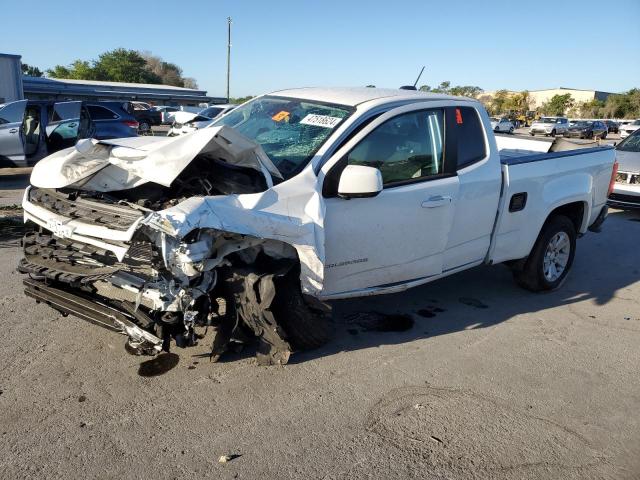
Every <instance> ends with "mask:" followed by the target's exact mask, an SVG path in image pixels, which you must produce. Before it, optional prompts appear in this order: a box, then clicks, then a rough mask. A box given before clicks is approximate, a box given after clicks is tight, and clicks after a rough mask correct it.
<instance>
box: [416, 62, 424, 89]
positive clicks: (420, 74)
mask: <svg viewBox="0 0 640 480" xmlns="http://www.w3.org/2000/svg"><path fill="white" fill-rule="evenodd" d="M422 72H424V65H423V66H422V70H420V73H419V74H418V78H416V81H415V82H414V83H413V86H414V87H416V86H417V85H418V82H419V81H420V77H421V76H422Z"/></svg>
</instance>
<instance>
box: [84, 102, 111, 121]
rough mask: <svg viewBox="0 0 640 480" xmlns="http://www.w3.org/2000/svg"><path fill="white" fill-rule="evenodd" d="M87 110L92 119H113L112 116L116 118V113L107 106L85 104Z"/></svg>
mask: <svg viewBox="0 0 640 480" xmlns="http://www.w3.org/2000/svg"><path fill="white" fill-rule="evenodd" d="M87 110H89V116H90V117H91V119H92V120H113V119H114V118H118V115H116V114H115V113H114V112H112V111H111V110H109V109H108V108H105V107H100V106H98V105H87Z"/></svg>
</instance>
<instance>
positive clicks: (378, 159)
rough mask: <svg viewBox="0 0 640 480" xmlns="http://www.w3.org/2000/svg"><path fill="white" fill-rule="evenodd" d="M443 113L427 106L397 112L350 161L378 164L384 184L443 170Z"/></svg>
mask: <svg viewBox="0 0 640 480" xmlns="http://www.w3.org/2000/svg"><path fill="white" fill-rule="evenodd" d="M443 143H444V114H443V111H442V110H426V111H421V112H410V113H405V114H403V115H398V116H397V117H394V118H392V119H390V120H387V121H386V122H384V123H383V124H382V125H380V126H379V127H378V128H376V129H375V130H373V131H372V132H371V133H369V134H368V135H367V136H366V137H365V138H364V139H363V140H362V141H361V142H360V143H359V144H358V145H356V147H355V148H354V149H353V150H351V152H350V153H349V154H348V155H347V163H348V164H349V165H366V166H370V167H375V168H377V169H379V170H380V172H381V173H382V180H383V183H384V184H385V185H388V184H390V183H394V182H404V181H407V180H414V179H420V178H424V177H429V176H432V175H437V174H439V173H442V171H443V162H444V149H443Z"/></svg>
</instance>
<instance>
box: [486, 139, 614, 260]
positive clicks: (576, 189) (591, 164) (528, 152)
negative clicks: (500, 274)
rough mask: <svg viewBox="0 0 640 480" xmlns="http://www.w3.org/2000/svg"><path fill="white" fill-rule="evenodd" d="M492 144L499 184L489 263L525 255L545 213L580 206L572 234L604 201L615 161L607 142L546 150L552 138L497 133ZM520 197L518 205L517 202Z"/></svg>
mask: <svg viewBox="0 0 640 480" xmlns="http://www.w3.org/2000/svg"><path fill="white" fill-rule="evenodd" d="M496 142H497V143H498V146H499V151H500V159H501V163H502V177H503V186H502V195H501V197H500V204H499V208H498V217H497V219H496V225H495V228H494V233H493V238H492V245H491V249H490V251H489V255H488V258H487V259H488V261H489V262H490V263H499V262H504V261H507V260H516V259H521V258H524V257H526V256H527V255H528V254H529V252H530V251H531V249H532V247H533V244H534V243H535V240H536V238H537V236H538V233H539V232H540V230H541V228H542V225H543V224H544V222H545V221H546V219H547V218H548V216H549V214H550V212H553V211H554V210H555V209H556V208H558V207H559V206H561V205H566V204H569V203H573V204H579V205H580V206H581V211H582V212H583V214H582V218H581V219H576V230H577V231H578V233H584V232H585V231H586V230H587V228H588V227H589V226H590V225H591V224H592V223H594V222H595V220H596V219H597V217H598V215H599V214H600V212H601V211H602V209H603V208H604V207H605V206H606V202H607V191H608V188H609V182H610V179H611V169H612V166H613V163H614V161H615V150H614V149H613V148H612V147H611V146H601V147H594V148H578V149H574V150H567V151H561V152H549V151H548V150H549V148H551V145H552V142H539V141H536V140H528V139H517V138H514V139H507V140H506V141H505V140H503V139H501V138H498V137H497V138H496ZM547 145H548V147H547ZM500 147H503V148H500ZM585 192H589V193H585ZM522 197H524V206H522V205H519V204H518V201H520V202H522Z"/></svg>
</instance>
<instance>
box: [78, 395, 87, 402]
mask: <svg viewBox="0 0 640 480" xmlns="http://www.w3.org/2000/svg"><path fill="white" fill-rule="evenodd" d="M86 400H87V397H86V396H84V395H80V396H79V397H78V401H79V402H80V403H82V402H85V401H86Z"/></svg>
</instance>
